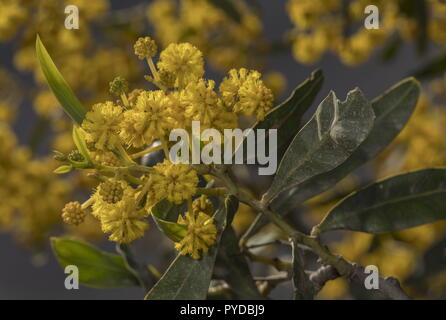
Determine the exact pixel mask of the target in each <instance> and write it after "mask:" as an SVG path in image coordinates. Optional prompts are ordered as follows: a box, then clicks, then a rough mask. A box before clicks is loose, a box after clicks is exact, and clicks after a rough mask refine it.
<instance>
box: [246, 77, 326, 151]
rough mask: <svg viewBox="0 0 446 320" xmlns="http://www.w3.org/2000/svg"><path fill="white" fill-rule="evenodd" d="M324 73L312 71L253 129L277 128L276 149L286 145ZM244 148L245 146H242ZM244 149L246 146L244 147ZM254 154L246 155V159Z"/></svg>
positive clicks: (307, 107) (322, 80)
mask: <svg viewBox="0 0 446 320" xmlns="http://www.w3.org/2000/svg"><path fill="white" fill-rule="evenodd" d="M323 82H324V75H323V73H322V70H316V71H314V72H313V73H312V74H311V76H310V77H309V78H308V79H306V80H305V81H304V82H302V83H301V84H300V85H299V86H298V87H297V88H296V89H294V91H293V92H292V93H291V95H290V96H289V97H288V99H286V100H285V101H284V102H282V103H281V104H280V105H278V106H277V107H275V108H274V109H273V110H271V111H270V112H269V113H268V114H267V115H266V116H265V119H263V120H262V121H259V122H257V123H256V124H255V125H254V126H253V129H254V131H256V130H257V129H266V130H267V129H277V149H278V150H281V149H282V148H284V147H286V145H287V144H288V143H289V141H290V140H291V139H292V138H293V137H294V135H295V134H296V133H297V131H298V130H299V128H300V123H301V121H302V117H303V115H304V114H305V112H307V111H308V109H310V107H311V105H312V104H313V102H314V99H315V98H316V96H317V94H318V93H319V91H320V90H321V88H322V84H323ZM244 148H245V147H244ZM245 149H246V148H245ZM252 156H255V155H248V159H249V158H250V157H252Z"/></svg>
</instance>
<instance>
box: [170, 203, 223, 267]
mask: <svg viewBox="0 0 446 320" xmlns="http://www.w3.org/2000/svg"><path fill="white" fill-rule="evenodd" d="M178 223H179V224H182V225H185V226H187V233H186V235H185V236H184V238H183V239H182V240H181V241H179V242H177V243H176V244H175V249H177V250H178V251H179V253H180V254H181V255H186V254H188V255H190V256H191V257H192V258H194V259H200V257H201V255H202V254H203V253H206V252H208V250H209V247H211V246H212V245H213V244H214V243H215V240H216V237H217V228H216V226H215V224H214V219H213V218H212V217H210V216H209V215H207V214H206V213H204V212H201V211H198V212H195V213H190V212H186V213H185V216H184V218H183V217H182V216H179V217H178Z"/></svg>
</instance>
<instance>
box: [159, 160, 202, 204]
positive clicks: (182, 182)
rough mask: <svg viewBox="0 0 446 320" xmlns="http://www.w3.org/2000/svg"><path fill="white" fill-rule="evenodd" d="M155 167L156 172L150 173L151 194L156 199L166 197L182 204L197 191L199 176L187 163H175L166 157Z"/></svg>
mask: <svg viewBox="0 0 446 320" xmlns="http://www.w3.org/2000/svg"><path fill="white" fill-rule="evenodd" d="M153 168H154V169H155V172H154V173H153V174H151V175H150V179H151V188H150V189H151V192H150V194H151V195H152V196H153V197H154V199H156V200H161V199H163V198H166V199H167V200H169V201H170V202H172V203H175V204H180V203H182V202H183V201H184V200H186V199H189V198H190V197H192V196H193V195H194V194H195V193H196V191H197V184H198V176H197V173H196V172H195V171H194V170H193V169H191V168H190V167H189V166H188V165H187V164H182V163H177V164H174V163H172V162H170V161H169V160H167V159H166V160H164V162H162V163H158V164H157V165H156V166H154V167H153Z"/></svg>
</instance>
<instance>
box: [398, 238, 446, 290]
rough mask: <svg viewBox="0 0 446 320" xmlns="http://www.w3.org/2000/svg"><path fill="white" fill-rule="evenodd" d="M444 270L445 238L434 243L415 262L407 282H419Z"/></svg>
mask: <svg viewBox="0 0 446 320" xmlns="http://www.w3.org/2000/svg"><path fill="white" fill-rule="evenodd" d="M445 270H446V238H443V239H441V240H439V241H437V242H436V243H434V244H433V245H432V246H431V247H430V248H429V249H427V251H426V252H424V253H423V255H422V256H421V257H420V259H419V262H418V263H417V264H416V268H415V270H414V272H413V273H412V274H411V275H410V276H409V277H408V278H407V280H406V282H407V283H408V284H415V285H416V284H419V283H420V282H424V281H426V280H427V279H428V278H429V277H432V276H435V275H437V274H439V273H440V272H444V271H445Z"/></svg>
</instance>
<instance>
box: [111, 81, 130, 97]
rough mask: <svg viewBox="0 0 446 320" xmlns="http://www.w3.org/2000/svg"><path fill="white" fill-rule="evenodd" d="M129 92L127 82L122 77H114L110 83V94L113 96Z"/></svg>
mask: <svg viewBox="0 0 446 320" xmlns="http://www.w3.org/2000/svg"><path fill="white" fill-rule="evenodd" d="M128 91H129V82H128V81H127V80H125V79H124V78H123V77H116V78H115V79H113V81H111V82H110V93H112V94H114V95H117V96H119V95H121V94H123V93H126V92H128Z"/></svg>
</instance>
